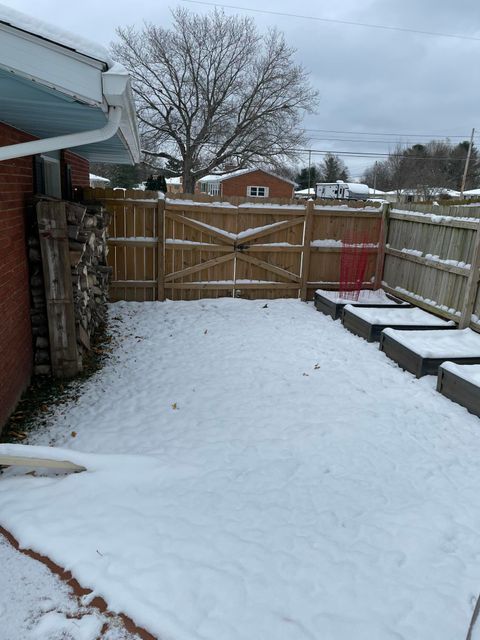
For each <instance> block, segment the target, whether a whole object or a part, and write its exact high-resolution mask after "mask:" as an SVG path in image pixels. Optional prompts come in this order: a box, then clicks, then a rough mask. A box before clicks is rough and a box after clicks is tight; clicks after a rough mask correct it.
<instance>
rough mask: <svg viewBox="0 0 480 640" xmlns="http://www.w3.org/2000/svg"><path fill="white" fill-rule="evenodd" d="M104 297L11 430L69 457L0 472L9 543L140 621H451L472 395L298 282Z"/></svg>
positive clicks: (472, 559)
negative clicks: (33, 428) (43, 422)
mask: <svg viewBox="0 0 480 640" xmlns="http://www.w3.org/2000/svg"><path fill="white" fill-rule="evenodd" d="M110 313H111V322H112V326H113V327H114V331H115V334H116V346H115V347H114V350H113V352H112V354H111V358H110V359H109V361H108V362H107V364H106V366H105V368H104V369H103V370H102V371H101V372H99V373H98V374H96V375H95V376H94V377H93V378H92V379H90V380H89V381H88V383H86V385H85V386H84V387H83V391H82V393H81V395H80V397H79V398H78V400H76V401H75V402H72V403H71V404H70V405H69V406H66V407H65V406H64V407H62V408H58V409H57V410H56V413H55V414H54V415H53V416H52V419H51V423H50V427H49V428H48V430H45V429H44V430H43V431H39V432H38V433H37V434H35V435H34V436H31V438H30V440H29V443H30V444H37V445H49V444H53V445H55V446H58V447H63V448H68V449H71V450H72V451H71V452H69V454H68V456H69V458H70V459H71V460H72V461H74V462H78V463H79V464H83V465H84V466H86V467H88V471H87V472H83V473H79V474H73V475H68V476H58V477H56V476H53V475H48V476H46V477H33V476H30V475H28V476H25V475H22V474H21V473H20V472H19V471H18V470H17V471H13V470H10V471H9V472H8V473H7V474H4V475H3V476H1V477H0V524H1V525H3V526H4V527H5V528H7V529H8V530H9V531H10V532H11V533H12V534H14V535H15V537H16V538H17V539H18V540H19V542H20V543H21V544H22V545H24V546H27V547H31V548H33V549H35V550H36V551H38V552H40V553H42V554H45V555H47V556H49V557H50V558H51V559H52V560H53V561H55V562H56V563H58V564H59V565H61V566H63V567H65V568H66V569H69V570H71V571H72V573H73V574H74V576H75V577H76V578H77V579H78V580H79V581H80V583H81V584H82V585H83V586H86V587H91V588H93V589H94V593H96V594H99V595H102V596H103V597H104V598H105V599H106V600H107V602H108V604H109V606H110V607H111V608H112V609H114V610H117V611H122V612H124V613H126V614H127V615H129V616H130V617H131V618H133V619H134V620H135V622H136V623H137V624H138V625H140V626H143V627H145V628H147V629H148V630H149V631H150V632H151V633H152V634H154V635H155V636H158V638H160V639H161V640H200V639H202V640H227V639H228V640H253V639H254V640H272V639H275V640H303V639H305V640H307V639H309V640H353V639H355V640H377V639H378V640H425V639H427V638H428V639H430V638H432V639H433V638H435V640H452V639H454V638H455V639H456V638H459V639H462V638H464V637H465V635H466V632H467V629H468V625H469V622H470V618H471V615H472V611H473V608H474V606H475V601H476V598H477V596H478V593H479V591H480V496H479V491H478V486H479V484H480V465H479V459H480V423H479V421H478V419H477V418H476V417H473V416H471V415H470V414H468V413H467V412H466V410H465V409H463V408H461V407H460V406H458V405H455V404H453V403H451V402H450V401H449V400H447V399H446V398H444V397H443V396H441V395H440V394H438V393H437V392H436V391H435V380H434V379H433V378H423V379H421V380H417V379H415V378H414V377H413V376H411V375H410V374H408V373H405V372H403V371H401V370H400V369H399V368H398V367H397V366H396V365H395V364H394V363H393V362H391V361H389V360H388V359H387V358H386V357H385V355H384V354H382V353H381V352H380V351H379V350H378V346H377V345H374V344H368V343H366V342H364V341H363V340H362V339H360V338H358V337H356V336H354V335H352V334H350V333H348V332H347V331H345V330H344V329H343V328H342V326H341V324H340V323H339V322H338V321H337V322H333V321H332V320H331V319H330V318H327V317H325V316H323V315H322V314H320V313H318V312H316V311H315V309H314V308H313V305H306V304H303V303H301V302H299V301H295V300H276V301H268V302H265V301H243V300H231V299H219V300H203V301H199V302H165V303H140V304H137V303H117V304H115V305H113V306H112V307H111V308H110ZM72 432H74V433H75V434H76V436H75V437H74V436H73V435H72ZM60 455H62V453H60ZM63 457H65V454H64V453H63ZM0 580H1V578H0ZM45 637H46V636H45Z"/></svg>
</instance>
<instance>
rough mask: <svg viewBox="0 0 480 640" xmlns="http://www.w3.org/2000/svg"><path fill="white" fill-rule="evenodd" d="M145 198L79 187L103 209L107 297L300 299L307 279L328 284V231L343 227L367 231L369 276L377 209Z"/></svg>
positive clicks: (335, 254)
mask: <svg viewBox="0 0 480 640" xmlns="http://www.w3.org/2000/svg"><path fill="white" fill-rule="evenodd" d="M153 195H155V196H156V194H153V193H152V196H153ZM146 196H148V193H144V192H138V191H127V192H123V191H112V190H98V189H95V190H90V192H89V193H88V197H89V198H90V199H92V200H100V201H101V202H102V203H103V204H104V205H105V207H106V209H107V210H108V211H109V212H110V214H111V220H110V225H109V235H110V238H109V264H110V266H111V267H112V269H113V277H112V284H111V300H113V301H114V300H137V301H147V300H163V299H164V298H165V297H166V298H169V299H172V300H193V299H198V298H205V297H210V298H211V297H223V296H235V297H242V298H250V299H252V298H285V297H295V298H297V297H301V298H303V299H307V297H311V295H312V293H313V289H314V288H315V287H318V286H323V285H325V286H326V287H327V288H334V287H335V286H338V273H339V264H340V251H341V247H340V244H341V243H340V241H339V240H338V238H341V237H342V234H343V233H345V232H346V231H348V230H349V229H352V228H360V230H362V229H363V234H365V231H367V233H369V234H370V238H371V239H370V242H371V243H372V244H371V247H370V248H369V249H368V252H369V266H368V271H369V274H368V275H369V277H370V278H371V277H373V275H374V274H375V267H376V265H377V253H378V251H377V244H376V243H377V242H378V233H379V231H378V229H379V221H380V219H381V213H380V211H370V212H366V211H364V210H358V209H349V210H343V211H333V210H331V208H327V209H326V210H324V211H323V212H322V211H320V210H318V207H314V204H313V202H310V203H306V204H305V205H303V204H293V203H290V204H288V205H280V204H275V203H261V204H260V203H259V204H257V203H252V202H243V203H240V204H233V203H232V202H205V201H199V200H197V199H196V198H195V200H186V199H181V198H178V199H171V198H168V199H167V200H165V199H161V200H158V199H157V198H156V197H155V198H154V197H152V198H151V199H149V198H148V197H146ZM359 225H360V226H359ZM325 236H327V237H326V239H325V240H324V241H322V240H321V239H320V240H318V238H319V237H320V238H325ZM335 238H337V240H335ZM317 273H318V274H319V275H318V276H317V277H315V274H317ZM371 284H372V283H371V282H370V283H367V286H371Z"/></svg>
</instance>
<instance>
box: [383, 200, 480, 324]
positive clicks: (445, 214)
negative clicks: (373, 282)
mask: <svg viewBox="0 0 480 640" xmlns="http://www.w3.org/2000/svg"><path fill="white" fill-rule="evenodd" d="M479 225H480V207H471V206H468V207H466V206H463V207H462V206H454V207H440V206H435V205H418V204H417V205H413V206H410V207H409V206H407V205H392V207H391V208H390V210H389V212H388V214H387V219H386V225H385V228H386V234H385V235H386V246H385V264H384V271H383V288H384V289H386V290H387V291H390V292H391V293H393V294H395V295H397V296H399V297H401V298H403V299H404V300H407V301H410V302H413V303H415V304H416V305H418V306H420V307H423V308H424V309H426V310H429V311H434V312H435V313H437V314H439V315H441V316H444V317H445V318H448V319H452V320H455V321H457V322H459V326H460V328H464V327H467V326H469V325H471V326H472V328H476V329H479V328H480V322H479V316H480V300H479V296H478V281H479V263H480V226H479Z"/></svg>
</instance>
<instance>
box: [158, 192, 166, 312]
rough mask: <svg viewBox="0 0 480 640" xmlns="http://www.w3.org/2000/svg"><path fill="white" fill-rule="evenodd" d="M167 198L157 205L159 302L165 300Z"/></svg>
mask: <svg viewBox="0 0 480 640" xmlns="http://www.w3.org/2000/svg"><path fill="white" fill-rule="evenodd" d="M164 229H165V198H162V199H161V200H159V201H158V203H157V300H160V301H161V302H163V301H164V300H165V231H164Z"/></svg>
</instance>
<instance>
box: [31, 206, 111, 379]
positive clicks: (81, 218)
mask: <svg viewBox="0 0 480 640" xmlns="http://www.w3.org/2000/svg"><path fill="white" fill-rule="evenodd" d="M65 212H66V218H67V220H66V222H67V233H68V246H69V256H70V272H71V281H72V292H73V303H74V313H75V326H76V338H77V348H78V354H79V360H80V361H83V358H84V356H85V353H86V352H87V351H89V350H90V344H91V340H92V338H93V337H94V335H95V333H96V332H97V330H98V329H99V327H100V325H101V324H102V323H103V321H104V319H105V315H106V310H107V301H108V283H109V277H110V274H111V267H108V266H107V251H108V249H107V225H108V213H107V212H106V211H105V209H104V208H103V207H102V206H101V205H83V204H76V203H70V202H69V203H66V207H65ZM28 246H29V262H30V289H31V318H32V332H33V339H34V373H35V374H36V375H50V374H51V362H50V348H49V337H48V335H49V334H48V318H47V313H46V302H45V286H44V276H43V269H42V256H41V251H40V242H39V237H38V228H37V226H36V225H34V226H33V227H32V229H31V232H30V235H29V239H28Z"/></svg>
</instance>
